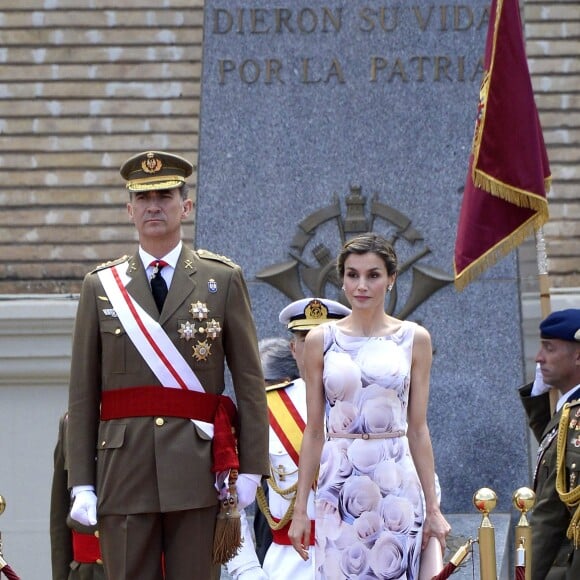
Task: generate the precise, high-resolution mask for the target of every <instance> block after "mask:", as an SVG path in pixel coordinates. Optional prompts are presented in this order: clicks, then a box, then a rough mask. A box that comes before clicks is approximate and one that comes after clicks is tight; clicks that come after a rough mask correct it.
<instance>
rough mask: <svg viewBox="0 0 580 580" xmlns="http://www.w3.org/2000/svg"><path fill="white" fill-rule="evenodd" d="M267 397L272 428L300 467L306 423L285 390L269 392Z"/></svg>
mask: <svg viewBox="0 0 580 580" xmlns="http://www.w3.org/2000/svg"><path fill="white" fill-rule="evenodd" d="M266 397H267V400H268V414H269V417H270V426H271V427H272V429H273V430H274V433H276V435H277V436H278V439H280V442H281V443H282V445H283V446H284V449H285V450H286V452H287V453H288V455H289V456H290V457H291V458H292V460H293V461H294V463H295V464H296V467H298V457H299V454H300V446H301V445H302V436H303V435H304V428H305V427H306V422H305V420H304V418H303V417H302V415H300V413H299V412H298V409H297V408H296V406H295V405H294V403H293V402H292V399H291V398H290V397H289V396H288V393H287V392H286V390H285V389H284V388H279V389H272V390H269V391H268V393H267V394H266Z"/></svg>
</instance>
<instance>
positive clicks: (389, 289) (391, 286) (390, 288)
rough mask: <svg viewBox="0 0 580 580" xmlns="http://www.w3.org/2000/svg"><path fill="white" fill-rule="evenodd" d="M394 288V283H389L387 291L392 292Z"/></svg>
mask: <svg viewBox="0 0 580 580" xmlns="http://www.w3.org/2000/svg"><path fill="white" fill-rule="evenodd" d="M392 289H393V285H392V284H389V285H388V286H387V291H388V292H390V291H391V290H392Z"/></svg>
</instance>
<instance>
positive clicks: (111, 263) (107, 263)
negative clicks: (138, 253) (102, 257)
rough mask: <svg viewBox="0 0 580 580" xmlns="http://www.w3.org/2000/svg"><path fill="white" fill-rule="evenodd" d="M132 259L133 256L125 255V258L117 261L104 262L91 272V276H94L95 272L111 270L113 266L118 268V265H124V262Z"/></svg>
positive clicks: (122, 257)
mask: <svg viewBox="0 0 580 580" xmlns="http://www.w3.org/2000/svg"><path fill="white" fill-rule="evenodd" d="M130 257H131V256H128V255H127V254H125V255H124V256H121V257H120V258H117V259H116V260H109V261H108V262H103V263H102V264H99V265H98V266H97V267H96V268H94V269H93V270H91V274H93V273H94V272H98V271H99V270H104V269H105V268H111V267H113V266H117V265H118V264H122V263H123V262H126V261H127V260H128V259H129V258H130Z"/></svg>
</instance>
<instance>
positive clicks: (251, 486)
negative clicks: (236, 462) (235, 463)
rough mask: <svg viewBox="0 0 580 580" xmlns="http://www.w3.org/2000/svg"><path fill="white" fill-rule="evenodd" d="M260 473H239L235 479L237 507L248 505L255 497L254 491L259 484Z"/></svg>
mask: <svg viewBox="0 0 580 580" xmlns="http://www.w3.org/2000/svg"><path fill="white" fill-rule="evenodd" d="M261 479H262V476H261V475H256V474H254V473H240V475H239V476H238V481H236V490H237V492H238V509H244V508H245V507H248V506H249V505H250V504H251V503H252V502H253V501H254V500H255V499H256V491H257V489H258V485H260V480H261Z"/></svg>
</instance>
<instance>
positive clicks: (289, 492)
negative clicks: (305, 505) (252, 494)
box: [256, 468, 298, 531]
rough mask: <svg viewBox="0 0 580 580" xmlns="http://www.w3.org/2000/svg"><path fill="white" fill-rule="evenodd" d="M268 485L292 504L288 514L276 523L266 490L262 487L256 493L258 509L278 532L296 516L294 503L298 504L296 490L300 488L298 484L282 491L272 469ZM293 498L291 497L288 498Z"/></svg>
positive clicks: (287, 511)
mask: <svg viewBox="0 0 580 580" xmlns="http://www.w3.org/2000/svg"><path fill="white" fill-rule="evenodd" d="M268 485H269V486H270V487H271V488H272V491H275V492H276V493H277V494H278V495H281V496H282V497H286V499H287V500H288V501H289V502H290V506H289V507H288V509H287V510H286V513H285V514H284V516H283V517H282V519H281V520H280V521H279V522H276V521H275V520H274V518H273V516H272V512H271V511H270V506H269V505H268V499H267V498H266V494H265V493H264V489H263V488H262V486H260V487H258V490H257V492H256V501H257V503H258V507H259V508H260V511H261V512H262V513H263V514H264V517H265V518H266V521H267V522H268V525H269V526H270V529H272V530H275V531H278V530H281V529H282V528H283V527H284V526H285V525H286V524H287V523H288V522H289V521H290V520H291V519H292V516H293V515H294V503H295V502H296V489H297V487H298V482H296V483H294V484H292V485H291V486H290V487H288V488H287V489H280V487H278V485H277V484H276V480H275V478H274V474H273V473H272V469H271V468H270V478H269V479H268ZM287 496H291V497H287Z"/></svg>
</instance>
